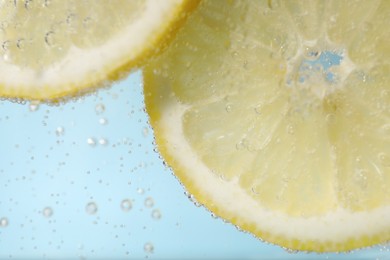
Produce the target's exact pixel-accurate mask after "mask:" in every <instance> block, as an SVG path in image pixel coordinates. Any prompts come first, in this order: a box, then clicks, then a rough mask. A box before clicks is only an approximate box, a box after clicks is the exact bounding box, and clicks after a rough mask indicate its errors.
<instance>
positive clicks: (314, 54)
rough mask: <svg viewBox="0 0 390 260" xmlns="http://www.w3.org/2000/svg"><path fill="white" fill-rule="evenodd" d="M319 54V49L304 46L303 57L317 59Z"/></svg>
mask: <svg viewBox="0 0 390 260" xmlns="http://www.w3.org/2000/svg"><path fill="white" fill-rule="evenodd" d="M320 56H321V51H320V50H318V49H315V48H310V47H307V48H306V53H305V58H306V59H307V60H317V59H318V58H319V57H320Z"/></svg>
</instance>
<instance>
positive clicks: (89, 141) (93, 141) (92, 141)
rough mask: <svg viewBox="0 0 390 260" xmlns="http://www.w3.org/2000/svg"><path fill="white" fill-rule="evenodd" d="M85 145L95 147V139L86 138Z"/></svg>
mask: <svg viewBox="0 0 390 260" xmlns="http://www.w3.org/2000/svg"><path fill="white" fill-rule="evenodd" d="M87 144H89V145H90V146H95V145H96V140H95V138H92V137H89V138H87Z"/></svg>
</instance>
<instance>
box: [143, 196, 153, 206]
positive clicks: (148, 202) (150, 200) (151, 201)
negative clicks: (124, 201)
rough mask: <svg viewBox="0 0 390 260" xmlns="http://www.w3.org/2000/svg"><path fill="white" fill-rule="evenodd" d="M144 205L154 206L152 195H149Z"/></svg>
mask: <svg viewBox="0 0 390 260" xmlns="http://www.w3.org/2000/svg"><path fill="white" fill-rule="evenodd" d="M144 205H145V207H147V208H152V207H153V206H154V200H153V198H152V197H147V198H146V199H145V201H144Z"/></svg>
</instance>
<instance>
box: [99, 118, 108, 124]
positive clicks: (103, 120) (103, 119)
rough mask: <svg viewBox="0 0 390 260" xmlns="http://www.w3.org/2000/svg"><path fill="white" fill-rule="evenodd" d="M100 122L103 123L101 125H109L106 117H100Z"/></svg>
mask: <svg viewBox="0 0 390 260" xmlns="http://www.w3.org/2000/svg"><path fill="white" fill-rule="evenodd" d="M99 124H101V125H107V124H108V121H107V119H106V118H100V119H99Z"/></svg>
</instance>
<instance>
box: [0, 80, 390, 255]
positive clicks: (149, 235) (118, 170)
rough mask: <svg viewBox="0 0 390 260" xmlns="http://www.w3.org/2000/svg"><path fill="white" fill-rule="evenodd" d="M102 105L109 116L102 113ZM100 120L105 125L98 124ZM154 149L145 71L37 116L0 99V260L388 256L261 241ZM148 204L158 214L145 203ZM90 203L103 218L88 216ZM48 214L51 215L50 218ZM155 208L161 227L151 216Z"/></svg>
mask: <svg viewBox="0 0 390 260" xmlns="http://www.w3.org/2000/svg"><path fill="white" fill-rule="evenodd" d="M101 105H104V107H105V110H104V111H97V110H96V106H98V107H99V106H101ZM102 118H104V119H106V120H107V121H108V123H107V124H105V125H104V124H100V123H99V120H100V119H102ZM58 127H62V128H63V129H64V132H63V133H62V134H61V133H56V129H57V128H58ZM88 138H95V140H96V145H95V146H91V145H89V144H88V143H87V139H88ZM100 138H105V139H106V140H107V141H108V144H107V145H101V144H99V143H98V140H99V139H100ZM154 148H155V147H154V145H153V133H152V130H151V128H150V127H149V125H148V123H147V116H146V114H145V112H144V105H143V99H142V85H141V73H140V72H136V73H133V74H132V75H131V76H130V77H128V79H126V80H125V81H122V82H120V83H117V84H115V85H114V86H113V87H112V88H110V89H107V90H101V91H99V92H98V93H96V94H93V95H91V96H88V97H85V98H82V99H79V100H74V101H70V102H68V103H66V104H63V105H59V106H47V105H40V106H39V109H38V110H37V111H34V112H31V111H30V110H29V104H16V103H11V102H10V101H7V100H6V101H1V102H0V218H2V217H6V218H7V219H8V220H9V224H8V226H6V227H0V259H23V258H25V259H32V258H36V259H41V258H46V259H58V258H60V259H70V258H75V259H121V258H123V259H139V258H144V257H147V258H151V259H162V258H170V259H171V258H178V259H185V258H191V259H194V258H195V259H201V258H205V259H211V258H219V259H220V258H233V259H237V258H241V259H243V258H248V259H262V258H266V259H270V258H275V259H286V258H291V259H302V258H310V259H312V258H318V259H328V258H330V259H333V258H339V259H350V258H361V259H362V258H364V259H389V258H390V253H389V249H388V247H386V246H378V247H376V248H373V249H366V250H359V251H356V252H353V253H349V254H321V255H318V254H307V253H289V252H287V251H286V250H284V249H282V248H280V247H277V246H273V245H269V244H266V243H264V242H261V241H259V240H257V239H256V238H254V237H252V236H251V235H250V234H247V233H244V232H240V231H238V230H237V229H236V228H235V227H234V226H232V225H230V224H227V223H224V222H223V221H222V220H221V219H215V218H213V217H212V216H211V213H210V212H208V211H207V210H205V209H204V208H202V207H196V206H195V205H194V204H193V203H192V202H191V201H190V200H189V199H188V198H187V196H186V195H185V194H184V192H185V190H184V188H183V187H182V186H181V185H180V184H179V182H178V181H177V180H176V179H175V177H174V176H173V175H172V174H171V171H170V170H169V169H167V168H165V167H164V165H163V163H162V160H161V158H159V155H158V153H157V152H155V151H153V150H154ZM142 191H143V192H142ZM148 197H151V198H153V200H154V205H153V207H152V208H148V207H146V206H145V205H144V201H145V199H146V198H148ZM124 199H130V200H131V201H132V203H133V208H132V209H131V210H130V211H128V212H125V211H123V210H122V209H121V206H120V204H121V201H122V200H124ZM89 202H94V203H96V205H97V207H98V211H97V213H96V214H93V215H90V214H88V213H87V212H86V209H85V207H86V205H87V204H88V203H89ZM45 207H51V208H52V210H53V215H52V216H51V217H45V216H44V215H43V213H42V211H43V209H44V208H45ZM153 209H158V210H160V212H161V219H153V218H152V217H151V212H152V210H153ZM145 243H151V244H152V245H153V248H154V250H153V252H147V251H145V250H144V245H145Z"/></svg>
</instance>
